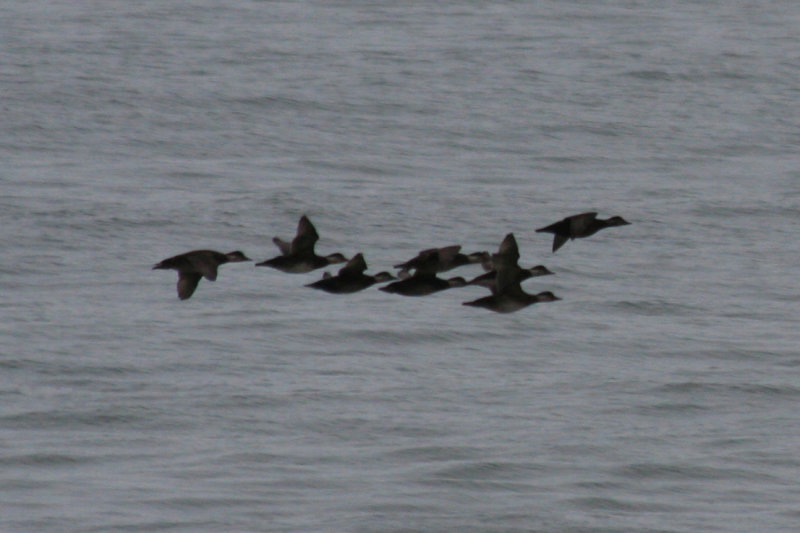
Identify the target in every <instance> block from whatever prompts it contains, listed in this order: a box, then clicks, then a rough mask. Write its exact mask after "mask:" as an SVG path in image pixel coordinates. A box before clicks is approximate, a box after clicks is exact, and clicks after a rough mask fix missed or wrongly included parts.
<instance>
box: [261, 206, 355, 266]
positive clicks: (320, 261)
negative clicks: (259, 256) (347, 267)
mask: <svg viewBox="0 0 800 533" xmlns="http://www.w3.org/2000/svg"><path fill="white" fill-rule="evenodd" d="M318 240H319V234H318V233H317V229H316V228H315V227H314V225H313V224H312V223H311V220H309V218H308V217H307V216H306V215H303V216H302V217H300V222H299V223H298V224H297V233H296V234H295V237H294V239H292V242H286V241H284V240H282V239H281V238H279V237H274V238H273V239H272V242H273V243H274V244H275V246H277V247H278V249H279V250H280V252H281V255H278V256H275V257H273V258H271V259H267V260H266V261H261V262H260V263H256V266H267V267H272V268H274V269H277V270H280V271H281V272H287V273H289V274H304V273H306V272H311V271H312V270H317V269H318V268H323V267H326V266H328V265H333V264H337V263H345V262H347V258H346V257H345V256H343V255H342V254H340V253H335V254H330V255H326V256H319V255H317V254H316V252H315V251H314V246H315V245H316V243H317V241H318Z"/></svg>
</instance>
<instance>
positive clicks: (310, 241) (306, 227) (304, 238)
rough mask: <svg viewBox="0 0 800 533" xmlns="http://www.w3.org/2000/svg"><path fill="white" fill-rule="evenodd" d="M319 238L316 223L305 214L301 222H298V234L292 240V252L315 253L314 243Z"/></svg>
mask: <svg viewBox="0 0 800 533" xmlns="http://www.w3.org/2000/svg"><path fill="white" fill-rule="evenodd" d="M318 240H319V233H317V229H316V228H315V227H314V224H312V223H311V221H310V220H309V219H308V217H307V216H305V215H303V216H302V217H301V218H300V222H298V224H297V234H296V235H295V237H294V239H293V240H292V249H291V252H292V253H293V254H303V253H310V254H313V253H314V245H315V244H316V243H317V241H318Z"/></svg>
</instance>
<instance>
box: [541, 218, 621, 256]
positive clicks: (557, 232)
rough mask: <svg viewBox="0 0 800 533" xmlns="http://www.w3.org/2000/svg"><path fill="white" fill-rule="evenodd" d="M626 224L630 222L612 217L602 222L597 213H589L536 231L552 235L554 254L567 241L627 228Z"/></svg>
mask: <svg viewBox="0 0 800 533" xmlns="http://www.w3.org/2000/svg"><path fill="white" fill-rule="evenodd" d="M628 224H630V222H628V221H627V220H625V219H624V218H622V217H620V216H614V217H611V218H608V219H605V220H603V219H601V218H597V213H595V212H590V213H581V214H578V215H572V216H570V217H566V218H564V219H563V220H560V221H558V222H556V223H554V224H550V225H549V226H545V227H543V228H539V229H537V230H536V231H537V232H539V233H552V234H553V235H554V237H553V252H555V251H556V250H558V249H559V248H561V247H562V246H563V245H564V243H565V242H567V240H569V239H580V238H583V237H589V236H591V235H594V234H595V233H597V232H598V231H600V230H601V229H605V228H612V227H614V226H627V225H628Z"/></svg>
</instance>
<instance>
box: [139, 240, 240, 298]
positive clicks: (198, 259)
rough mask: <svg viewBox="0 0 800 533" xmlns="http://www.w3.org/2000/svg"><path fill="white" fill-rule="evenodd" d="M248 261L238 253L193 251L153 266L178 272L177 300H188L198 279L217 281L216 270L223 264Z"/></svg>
mask: <svg viewBox="0 0 800 533" xmlns="http://www.w3.org/2000/svg"><path fill="white" fill-rule="evenodd" d="M241 261H250V258H249V257H247V256H245V255H244V254H243V253H242V252H240V251H238V250H237V251H235V252H228V253H227V254H223V253H220V252H216V251H214V250H194V251H192V252H186V253H185V254H180V255H176V256H174V257H169V258H167V259H164V260H163V261H161V262H160V263H158V264H156V265H154V266H153V270H156V269H165V270H166V269H172V270H177V271H178V298H180V299H181V300H186V299H188V298H189V297H190V296H191V295H192V294H193V293H194V290H195V289H196V288H197V284H198V283H200V278H203V277H204V278H206V279H207V280H208V281H214V280H216V279H217V268H218V267H219V266H220V265H224V264H225V263H239V262H241Z"/></svg>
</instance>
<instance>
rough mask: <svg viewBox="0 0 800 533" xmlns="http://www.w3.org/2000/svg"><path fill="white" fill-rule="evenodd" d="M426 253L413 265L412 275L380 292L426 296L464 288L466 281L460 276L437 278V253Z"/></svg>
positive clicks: (439, 261)
mask: <svg viewBox="0 0 800 533" xmlns="http://www.w3.org/2000/svg"><path fill="white" fill-rule="evenodd" d="M426 252H427V253H425V254H424V255H423V256H422V257H421V258H419V259H420V260H419V261H417V262H416V264H415V265H414V268H415V270H414V274H413V275H411V276H406V277H405V278H401V279H400V281H395V282H393V283H390V284H389V285H386V286H384V287H381V288H380V290H382V291H384V292H388V293H392V294H402V295H403V296H427V295H429V294H433V293H435V292H439V291H443V290H446V289H450V288H453V287H464V286H465V285H466V284H467V280H465V279H464V278H463V277H461V276H457V277H454V278H450V279H442V278H439V277H437V276H436V272H437V271H438V269H439V265H440V264H441V259H440V257H439V251H438V250H437V249H432V250H427V251H426Z"/></svg>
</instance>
